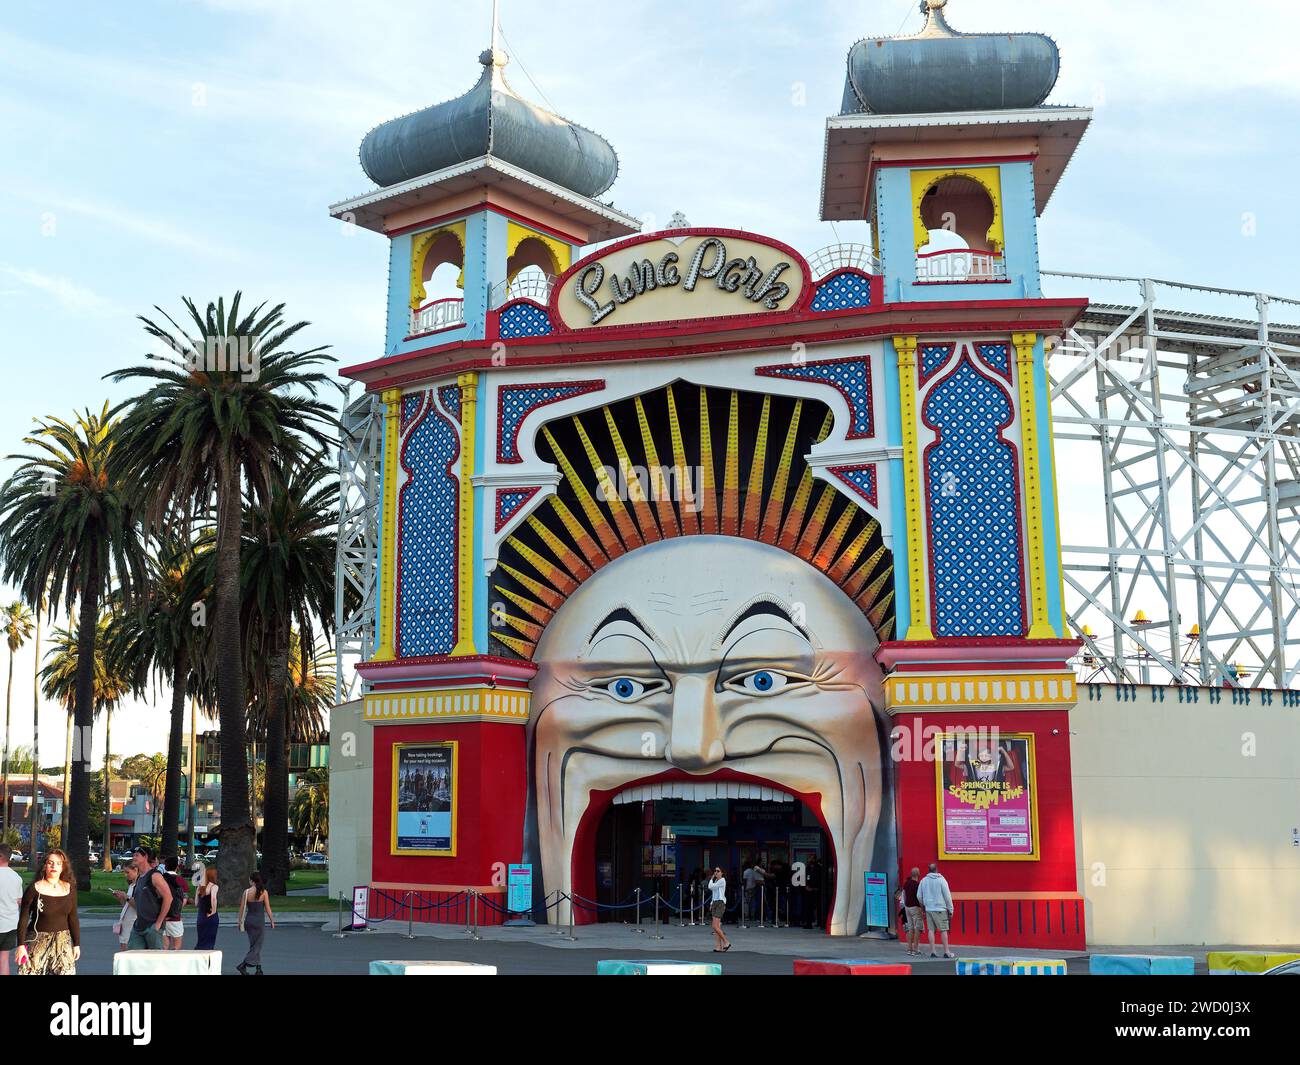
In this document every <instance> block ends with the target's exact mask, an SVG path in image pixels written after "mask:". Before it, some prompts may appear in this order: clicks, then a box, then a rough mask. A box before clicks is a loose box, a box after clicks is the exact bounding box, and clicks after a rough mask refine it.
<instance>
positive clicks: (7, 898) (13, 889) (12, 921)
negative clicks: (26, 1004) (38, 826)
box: [0, 843, 23, 976]
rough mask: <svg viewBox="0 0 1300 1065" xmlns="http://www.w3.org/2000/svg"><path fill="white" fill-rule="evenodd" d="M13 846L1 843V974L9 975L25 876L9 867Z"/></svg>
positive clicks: (16, 942)
mask: <svg viewBox="0 0 1300 1065" xmlns="http://www.w3.org/2000/svg"><path fill="white" fill-rule="evenodd" d="M12 853H13V848H11V847H10V846H9V844H8V843H0V976H8V975H9V955H10V953H11V952H12V951H15V950H17V949H18V911H19V910H20V909H21V907H22V901H23V878H22V877H20V876H19V875H18V874H17V873H15V872H14V871H13V870H12V869H10V868H9V855H11V854H12Z"/></svg>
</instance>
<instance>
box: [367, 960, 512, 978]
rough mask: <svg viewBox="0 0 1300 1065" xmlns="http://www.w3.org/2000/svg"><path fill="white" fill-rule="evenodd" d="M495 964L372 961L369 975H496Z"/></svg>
mask: <svg viewBox="0 0 1300 1065" xmlns="http://www.w3.org/2000/svg"><path fill="white" fill-rule="evenodd" d="M496 974H497V967H496V966H495V965H478V964H476V963H474V962H470V961H372V962H371V963H370V975H371V976H496Z"/></svg>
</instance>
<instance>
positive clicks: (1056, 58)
mask: <svg viewBox="0 0 1300 1065" xmlns="http://www.w3.org/2000/svg"><path fill="white" fill-rule="evenodd" d="M947 2H948V0H924V3H923V4H922V7H923V8H924V10H925V11H926V13H927V15H928V19H927V21H926V25H925V29H923V30H922V31H921V32H920V33H918V34H915V35H913V36H911V37H878V38H873V39H869V40H865V41H859V42H858V43H857V44H855V45H854V46H853V47H852V48H851V49H850V50H849V64H848V65H849V69H848V77H847V79H846V81H845V85H844V105H843V108H842V113H844V114H855V113H859V112H869V113H871V114H879V115H916V114H934V113H936V112H950V111H1002V110H1007V109H1011V108H1024V107H1037V106H1038V105H1039V104H1041V103H1042V102H1043V101H1044V100H1046V99H1047V95H1048V93H1050V92H1051V91H1052V86H1054V85H1055V84H1056V78H1057V75H1058V74H1059V73H1060V68H1061V60H1060V53H1059V52H1058V51H1057V48H1056V42H1054V41H1053V40H1052V39H1051V38H1050V37H1046V36H1044V35H1043V34H1041V33H1017V34H1004V33H958V32H957V31H955V30H954V29H952V27H950V26H949V25H948V22H947V20H946V19H945V18H944V13H943V9H944V7H945V6H946V5H947Z"/></svg>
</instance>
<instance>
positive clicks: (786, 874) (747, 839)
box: [588, 783, 836, 932]
mask: <svg viewBox="0 0 1300 1065" xmlns="http://www.w3.org/2000/svg"><path fill="white" fill-rule="evenodd" d="M706 790H709V791H711V790H712V789H707V788H704V787H701V788H699V789H696V788H694V787H693V786H692V785H691V784H689V783H687V784H678V785H672V784H664V785H658V786H656V785H641V786H635V787H629V788H627V789H625V790H624V791H622V792H620V793H618V794H617V795H615V796H614V797H613V799H612V801H611V802H610V803H609V805H608V806H607V807H606V808H605V810H604V812H603V814H602V815H601V816H600V820H599V822H598V823H597V825H596V830H595V832H594V833H593V839H592V843H593V854H592V863H593V868H592V871H593V873H594V877H593V879H594V883H595V894H594V896H593V898H594V900H595V901H596V902H597V903H598V904H599V906H600V909H599V912H598V915H596V917H595V919H596V920H598V921H601V922H614V923H622V922H624V921H629V922H630V921H634V920H635V919H636V918H635V914H636V911H635V908H634V906H633V905H632V904H633V903H634V900H635V898H636V889H637V888H640V889H641V898H642V899H643V900H644V901H643V905H642V909H641V920H642V922H643V923H645V922H652V921H653V920H654V905H653V902H652V901H651V900H652V899H653V898H654V896H655V894H656V893H658V894H659V895H660V896H661V897H662V898H663V899H665V900H667V901H668V902H669V903H671V905H672V906H673V907H690V906H691V904H692V900H694V905H695V907H696V910H697V912H698V909H699V905H700V899H701V896H703V897H704V898H706V899H707V897H708V892H707V890H706V889H705V888H704V887H703V881H707V880H708V879H709V877H710V875H711V874H712V870H713V869H714V868H715V867H718V866H721V868H722V871H723V875H724V876H725V877H726V880H727V888H726V895H727V916H726V918H725V920H724V923H737V922H739V921H740V918H741V908H740V907H741V898H742V894H743V895H744V896H745V912H746V915H747V920H748V922H749V923H751V924H757V923H758V919H759V917H758V908H759V906H760V905H762V906H763V907H764V908H765V911H766V912H765V914H764V918H763V919H764V922H765V923H768V924H770V923H771V922H772V920H773V918H774V916H775V904H776V900H777V898H778V896H779V898H780V905H781V912H780V918H781V923H782V924H784V923H786V921H787V920H788V921H789V923H790V924H791V925H793V926H794V927H807V928H812V929H818V930H820V931H823V932H824V931H825V930H826V927H827V922H828V920H829V915H830V912H831V910H832V908H833V906H834V893H835V860H836V859H835V850H834V846H833V844H832V841H831V839H830V836H829V835H828V833H827V832H826V831H825V829H824V828H823V826H822V824H821V821H820V819H819V817H818V815H817V812H816V811H815V810H814V809H812V807H810V806H809V805H808V804H807V803H805V802H803V801H802V800H801V799H800V798H799V797H798V796H795V795H791V794H789V793H788V792H783V791H781V790H780V789H777V788H770V787H761V786H759V785H753V784H741V785H737V786H732V787H731V788H730V791H731V792H734V793H735V794H734V795H728V797H727V798H716V797H713V798H710V797H705V796H704V795H703V794H702V793H703V792H704V791H706ZM697 792H698V793H697ZM755 862H757V863H758V866H759V868H761V869H762V870H763V871H764V873H765V874H766V875H765V877H764V878H759V877H757V876H751V877H750V878H749V881H748V883H747V882H746V880H745V878H744V871H745V870H746V869H748V868H750V867H751V866H752V865H754V863H755ZM801 880H802V881H803V883H802V884H801V883H800V881H801ZM764 881H765V890H762V891H760V890H758V884H759V883H763V882H764ZM692 886H694V892H692ZM747 888H752V889H753V890H746V889H747ZM778 888H779V889H780V890H779V893H778V890H777V889H778ZM659 916H660V920H662V921H672V920H676V919H677V913H676V911H675V910H673V909H671V908H669V907H668V906H664V905H662V904H661V906H660V908H659ZM588 919H590V917H589V918H588ZM697 920H698V917H697Z"/></svg>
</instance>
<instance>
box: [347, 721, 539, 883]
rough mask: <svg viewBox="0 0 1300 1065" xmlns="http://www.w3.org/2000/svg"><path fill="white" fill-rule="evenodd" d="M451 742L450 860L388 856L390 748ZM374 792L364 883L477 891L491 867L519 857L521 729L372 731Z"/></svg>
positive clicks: (461, 726)
mask: <svg viewBox="0 0 1300 1065" xmlns="http://www.w3.org/2000/svg"><path fill="white" fill-rule="evenodd" d="M431 740H456V741H457V742H458V744H459V747H458V748H457V761H456V768H457V774H458V776H459V782H458V794H457V821H458V823H457V826H456V856H455V857H454V858H428V857H421V856H415V855H394V854H391V853H390V851H391V849H392V835H393V828H392V820H391V817H392V812H391V811H392V803H393V745H394V744H395V743H419V742H422V741H424V742H427V741H431ZM374 781H375V793H374V824H373V833H374V836H373V843H374V847H373V859H372V864H371V880H372V882H373V883H376V884H385V883H387V884H419V885H438V886H455V887H474V888H483V887H487V886H488V885H490V884H491V883H492V866H493V864H494V863H496V862H505V863H510V862H518V861H519V860H520V859H521V856H522V854H523V834H524V803H525V791H526V786H527V785H526V781H527V771H526V766H525V748H524V729H523V727H522V726H520V725H515V724H505V723H499V722H486V721H462V722H446V723H421V724H411V725H376V726H375V773H374Z"/></svg>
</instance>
